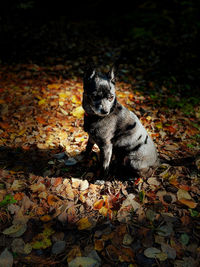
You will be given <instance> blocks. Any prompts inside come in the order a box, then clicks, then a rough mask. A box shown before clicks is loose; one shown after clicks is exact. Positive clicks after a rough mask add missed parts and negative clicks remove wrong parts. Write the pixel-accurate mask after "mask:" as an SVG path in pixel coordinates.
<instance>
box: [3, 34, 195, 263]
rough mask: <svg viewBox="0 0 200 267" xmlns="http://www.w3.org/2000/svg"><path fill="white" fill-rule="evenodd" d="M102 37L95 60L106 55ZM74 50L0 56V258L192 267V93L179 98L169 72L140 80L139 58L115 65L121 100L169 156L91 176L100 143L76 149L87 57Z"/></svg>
mask: <svg viewBox="0 0 200 267" xmlns="http://www.w3.org/2000/svg"><path fill="white" fill-rule="evenodd" d="M81 40H83V39H81V38H80V42H81ZM100 40H101V42H100ZM100 40H99V43H98V42H97V40H95V43H94V45H96V47H98V51H99V54H98V56H97V57H95V58H94V60H95V61H96V62H97V63H99V62H98V59H99V58H101V54H103V53H104V54H105V53H107V58H108V59H110V58H111V57H112V53H113V52H112V51H111V48H110V47H111V46H110V43H109V40H103V41H102V38H100ZM70 43H71V45H72V47H71V50H72V52H73V47H74V46H73V42H72V41H71V40H70ZM74 43H75V44H76V41H74ZM68 47H69V45H68ZM80 47H81V51H83V50H84V48H85V49H86V50H87V49H94V48H92V45H91V44H90V46H89V48H88V46H87V44H86V43H83V44H80ZM95 49H96V48H95ZM95 49H94V50H95ZM122 49H124V47H123V48H122ZM96 50H97V49H96ZM106 51H107V52H106ZM114 51H115V52H116V53H118V52H119V47H118V46H116V47H115V50H114ZM80 54H81V52H80ZM86 54H89V51H88V52H87V53H86ZM93 54H94V53H93ZM71 55H72V54H71ZM74 58H75V56H74V55H73V56H72V59H67V54H66V55H65V57H64V58H60V57H56V56H55V55H54V56H53V57H47V60H46V61H45V63H43V64H40V63H38V61H37V60H36V63H33V62H28V63H25V62H20V63H13V64H8V63H6V64H3V63H2V64H1V65H0V81H1V83H0V94H1V99H0V113H1V119H0V231H1V232H0V253H1V254H0V266H12V265H14V266H25V265H26V266H36V265H37V266H46V265H51V266H67V263H68V264H69V266H80V265H81V266H104V267H109V266H120V267H121V266H124V267H125V266H129V267H131V266H181V267H182V266H198V262H199V261H200V243H199V239H200V222H199V217H200V205H199V203H200V201H199V196H200V155H199V148H200V126H199V125H200V124H199V122H200V108H199V105H198V101H196V100H197V99H196V96H195V93H193V94H192V93H191V95H190V97H188V95H187V96H184V94H182V93H181V92H180V91H179V89H180V86H179V85H178V84H177V81H176V78H175V77H173V76H172V77H171V81H170V82H166V83H163V84H161V83H160V82H158V80H156V79H155V80H153V78H152V79H148V80H147V79H146V78H145V77H146V76H145V75H146V72H145V71H143V66H144V64H143V63H142V60H141V58H140V59H138V60H139V63H138V65H137V66H135V65H134V66H133V65H131V66H130V65H127V64H125V63H124V64H122V66H121V70H120V75H119V79H118V82H117V85H116V87H117V97H118V100H119V102H120V103H122V104H123V105H125V106H126V107H127V108H128V109H130V110H132V111H134V112H135V113H136V114H137V115H138V117H139V118H140V120H141V122H142V123H143V125H144V126H145V128H146V129H147V131H148V132H149V134H150V135H151V136H152V138H153V140H154V142H155V144H156V146H157V149H158V152H159V155H160V157H161V158H162V159H163V161H165V163H162V164H161V166H160V167H159V168H158V169H157V170H156V172H155V174H154V175H153V176H152V177H148V178H147V179H143V178H142V177H141V178H139V179H128V178H127V177H126V179H125V178H124V177H121V178H120V179H119V178H116V177H112V179H110V180H109V181H101V182H98V177H97V176H96V172H97V170H98V166H99V165H98V156H97V154H98V148H97V147H96V148H95V149H94V151H93V154H92V155H91V157H90V158H89V159H86V158H83V157H82V155H81V152H82V151H84V149H85V147H86V143H87V138H88V136H87V134H86V133H85V132H84V131H83V114H84V113H83V109H82V107H81V101H82V92H83V87H82V73H83V72H82V68H81V66H82V65H83V62H84V59H83V58H81V57H78V58H76V60H75V59H74ZM101 63H102V62H101ZM151 63H152V62H151ZM103 68H104V69H105V70H107V69H108V64H107V63H106V64H105V66H104V67H103ZM145 68H146V66H145ZM150 69H151V70H152V69H153V65H151V66H150ZM176 86H177V88H178V89H177V88H176V90H175V91H174V90H173V89H174V87H176ZM190 89H191V88H190ZM194 91H195V90H194ZM191 92H192V91H191ZM130 178H131V176H130Z"/></svg>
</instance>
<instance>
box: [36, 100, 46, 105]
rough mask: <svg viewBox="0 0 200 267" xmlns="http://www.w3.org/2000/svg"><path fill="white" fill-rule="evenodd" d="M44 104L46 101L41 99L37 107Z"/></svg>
mask: <svg viewBox="0 0 200 267" xmlns="http://www.w3.org/2000/svg"><path fill="white" fill-rule="evenodd" d="M45 103H46V99H41V100H40V101H39V102H38V105H39V106H40V105H43V104H45Z"/></svg>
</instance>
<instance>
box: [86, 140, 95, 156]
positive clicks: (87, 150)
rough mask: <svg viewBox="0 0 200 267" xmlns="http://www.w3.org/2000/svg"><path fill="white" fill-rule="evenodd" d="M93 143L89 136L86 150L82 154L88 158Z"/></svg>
mask: <svg viewBox="0 0 200 267" xmlns="http://www.w3.org/2000/svg"><path fill="white" fill-rule="evenodd" d="M94 143H95V142H94V140H93V139H92V138H91V137H90V136H89V138H88V142H87V146H86V150H85V152H84V154H85V155H86V156H88V155H89V154H90V152H91V151H92V148H93V145H94Z"/></svg>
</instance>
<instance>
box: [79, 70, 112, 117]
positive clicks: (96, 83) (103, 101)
mask: <svg viewBox="0 0 200 267" xmlns="http://www.w3.org/2000/svg"><path fill="white" fill-rule="evenodd" d="M83 83H84V84H83V87H84V94H83V96H84V97H83V99H84V103H83V107H84V108H85V109H86V108H89V109H90V110H91V112H93V113H94V114H95V115H98V116H107V115H108V114H109V113H110V112H111V110H112V108H113V106H114V104H115V103H116V96H115V77H114V68H112V69H111V70H110V71H109V73H108V74H107V75H100V74H98V73H97V72H96V70H95V69H92V68H90V69H89V70H87V71H86V73H85V76H84V81H83Z"/></svg>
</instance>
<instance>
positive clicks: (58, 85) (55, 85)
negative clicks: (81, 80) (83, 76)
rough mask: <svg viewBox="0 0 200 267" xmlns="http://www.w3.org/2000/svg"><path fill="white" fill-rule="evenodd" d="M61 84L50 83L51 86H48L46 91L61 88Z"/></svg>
mask: <svg viewBox="0 0 200 267" xmlns="http://www.w3.org/2000/svg"><path fill="white" fill-rule="evenodd" d="M61 85H62V84H59V83H52V84H48V85H47V87H48V89H58V88H60V87H61Z"/></svg>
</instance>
